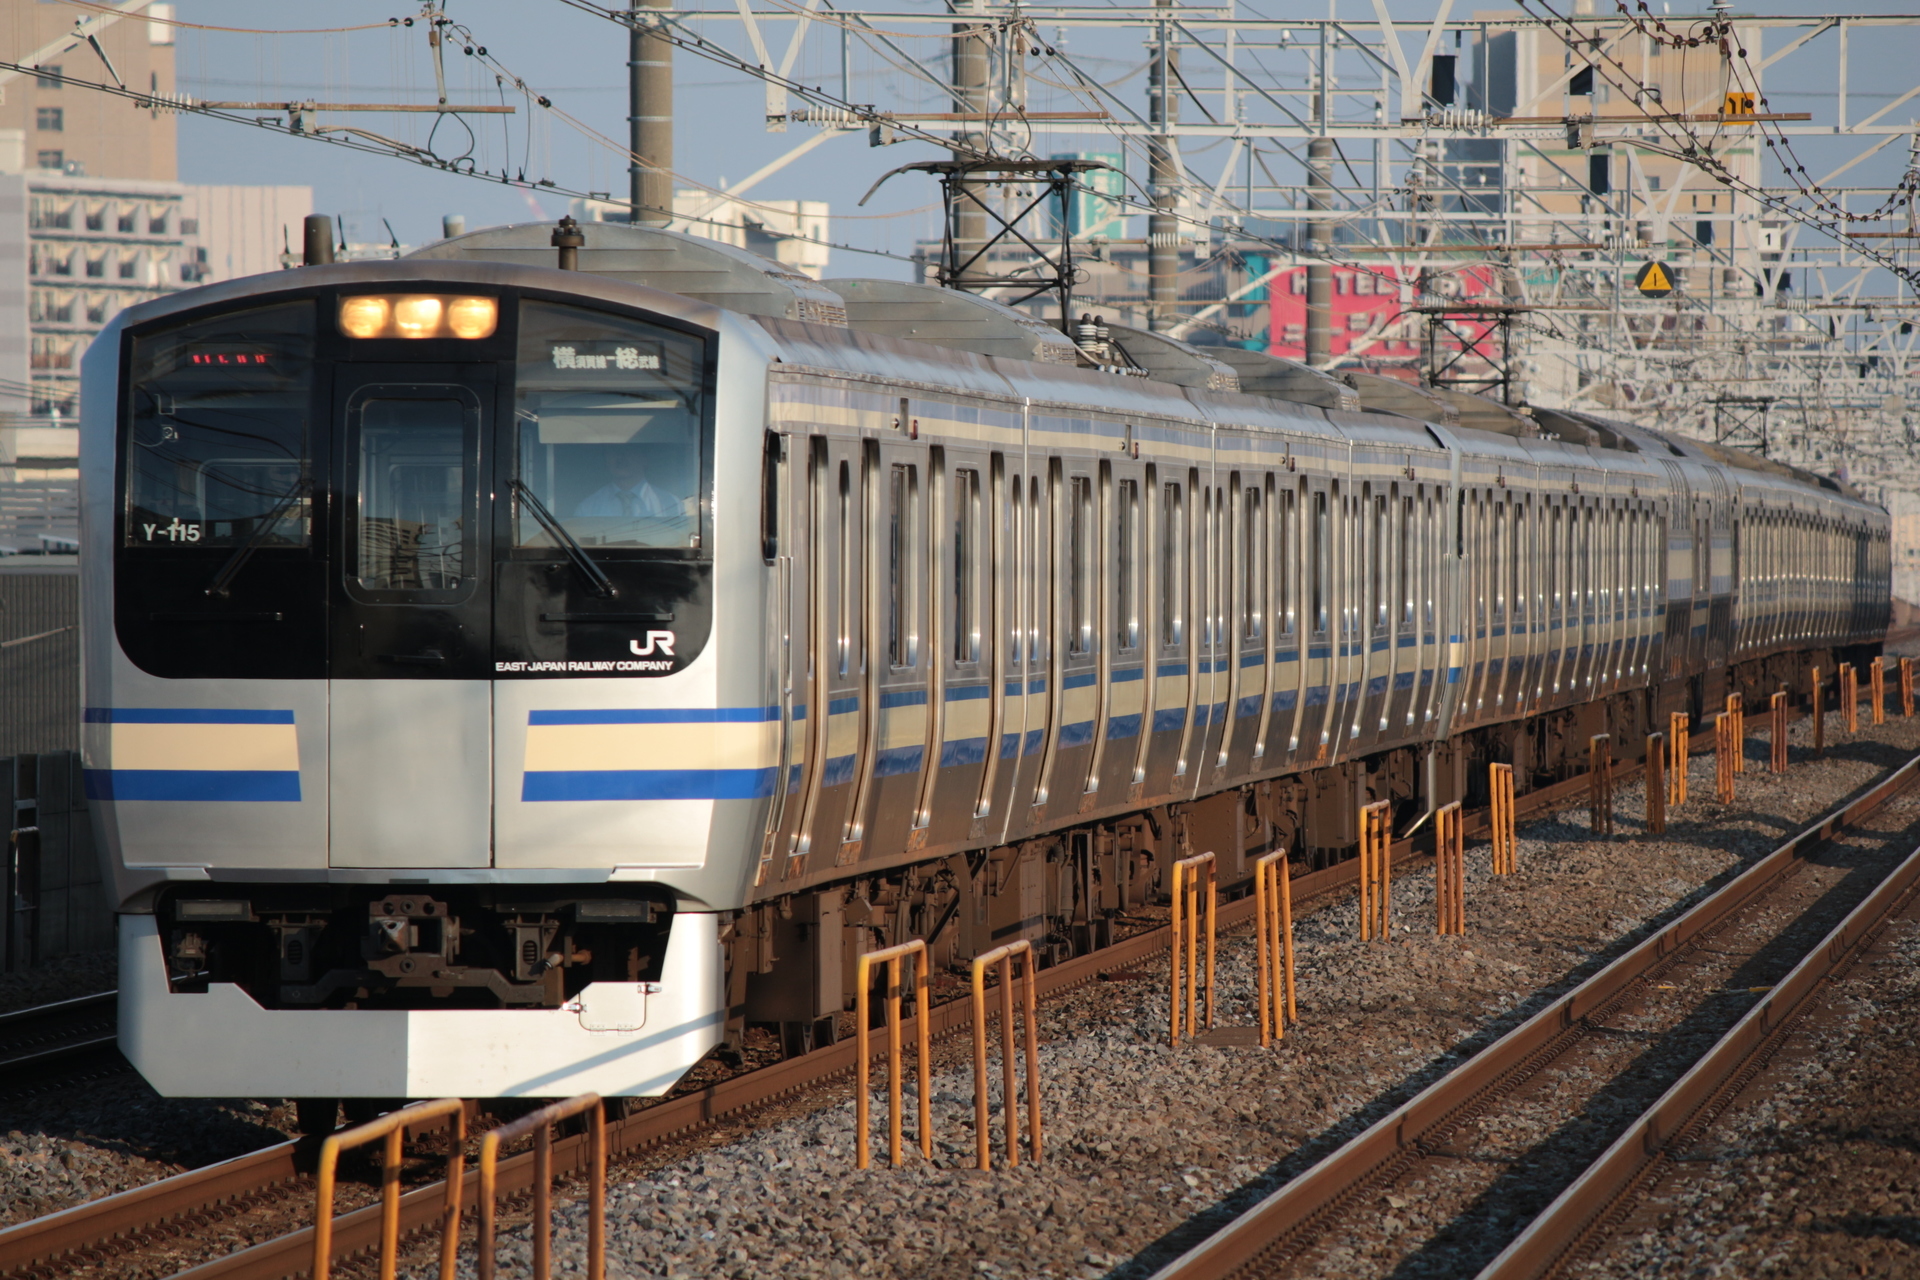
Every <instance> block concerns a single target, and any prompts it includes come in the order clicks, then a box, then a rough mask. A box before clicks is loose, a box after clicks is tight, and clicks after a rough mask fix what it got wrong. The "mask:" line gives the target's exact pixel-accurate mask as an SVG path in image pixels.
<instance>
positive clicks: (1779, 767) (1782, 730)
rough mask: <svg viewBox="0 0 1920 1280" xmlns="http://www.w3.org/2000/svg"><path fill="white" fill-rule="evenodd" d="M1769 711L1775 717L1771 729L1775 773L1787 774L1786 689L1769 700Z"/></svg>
mask: <svg viewBox="0 0 1920 1280" xmlns="http://www.w3.org/2000/svg"><path fill="white" fill-rule="evenodd" d="M1767 710H1768V711H1769V712H1770V713H1771V714H1772V716H1773V727H1772V729H1771V733H1772V735H1773V742H1772V744H1771V745H1772V747H1773V759H1772V765H1773V771H1774V772H1775V773H1785V772H1786V771H1787V691H1786V690H1785V689H1782V690H1781V691H1780V692H1778V693H1776V694H1774V695H1773V696H1772V697H1771V698H1769V699H1767Z"/></svg>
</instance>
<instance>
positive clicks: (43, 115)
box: [33, 107, 67, 133]
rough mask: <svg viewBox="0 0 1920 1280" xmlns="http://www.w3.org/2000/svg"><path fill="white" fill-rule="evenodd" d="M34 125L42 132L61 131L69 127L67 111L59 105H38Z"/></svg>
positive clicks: (34, 115)
mask: <svg viewBox="0 0 1920 1280" xmlns="http://www.w3.org/2000/svg"><path fill="white" fill-rule="evenodd" d="M33 127H34V128H36V129H38V130H40V132H42V133H60V132H62V131H63V130H64V129H66V127H67V116H66V112H64V111H62V110H61V109H60V108H59V107H36V108H35V109H34V112H33Z"/></svg>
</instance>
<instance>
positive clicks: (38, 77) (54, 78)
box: [33, 67, 60, 89]
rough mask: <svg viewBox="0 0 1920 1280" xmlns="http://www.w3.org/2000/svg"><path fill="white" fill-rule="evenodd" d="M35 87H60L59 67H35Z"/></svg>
mask: <svg viewBox="0 0 1920 1280" xmlns="http://www.w3.org/2000/svg"><path fill="white" fill-rule="evenodd" d="M34 72H35V75H34V77H33V87H34V88H36V89H58V88H59V87H60V68H59V67H35V68H34Z"/></svg>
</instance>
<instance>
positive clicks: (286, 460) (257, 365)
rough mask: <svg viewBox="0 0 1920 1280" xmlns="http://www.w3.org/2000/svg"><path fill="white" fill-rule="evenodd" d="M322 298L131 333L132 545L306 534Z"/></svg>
mask: <svg viewBox="0 0 1920 1280" xmlns="http://www.w3.org/2000/svg"><path fill="white" fill-rule="evenodd" d="M313 307H314V304H313V303H311V302H300V303H295V304H292V305H290V306H279V307H263V308H260V309H258V310H254V311H243V312H239V313H236V314H232V315H224V316H219V317H217V318H215V319H212V320H203V321H200V322H198V323H195V324H189V325H183V326H181V327H179V328H176V329H169V330H166V331H164V332H161V333H156V334H151V335H148V336H144V337H141V338H138V339H136V340H135V341H134V344H133V361H132V396H131V406H132V413H131V415H130V418H129V421H128V424H127V449H126V460H127V479H126V486H127V487H126V521H127V524H126V533H125V539H126V543H127V545H128V546H143V547H144V546H173V547H179V546H197V547H232V546H237V545H239V544H241V543H245V542H252V543H253V544H255V545H257V546H262V547H272V546H280V547H303V546H306V545H307V544H308V542H309V541H310V539H311V538H312V527H311V525H312V521H311V517H310V514H309V513H310V510H311V504H310V501H309V499H308V496H307V495H308V489H309V486H310V483H311V478H310V462H309V452H310V445H309V423H310V420H311V417H312V412H313V331H314V318H313Z"/></svg>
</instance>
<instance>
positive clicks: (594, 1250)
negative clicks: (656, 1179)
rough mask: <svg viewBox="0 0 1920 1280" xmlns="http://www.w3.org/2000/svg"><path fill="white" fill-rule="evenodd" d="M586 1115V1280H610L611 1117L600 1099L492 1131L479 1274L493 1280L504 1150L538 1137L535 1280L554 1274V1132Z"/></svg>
mask: <svg viewBox="0 0 1920 1280" xmlns="http://www.w3.org/2000/svg"><path fill="white" fill-rule="evenodd" d="M583 1112H584V1113H585V1114H586V1115H587V1117H588V1121H587V1126H588V1128H587V1133H588V1135H589V1136H588V1140H587V1141H588V1148H587V1149H588V1157H587V1159H588V1171H587V1280H604V1278H605V1276H606V1274H607V1111H606V1108H605V1107H604V1106H602V1105H601V1102H600V1095H599V1094H597V1093H582V1094H577V1095H575V1096H574V1097H571V1098H562V1099H561V1100H560V1101H558V1102H550V1103H548V1104H547V1105H546V1106H544V1107H541V1108H540V1109H539V1110H538V1111H534V1112H531V1113H529V1114H527V1115H524V1116H521V1117H520V1118H519V1119H518V1120H515V1121H514V1122H513V1123H512V1124H503V1125H501V1126H500V1127H499V1128H498V1129H490V1130H488V1131H487V1132H486V1133H485V1134H484V1135H482V1136H481V1139H480V1235H479V1239H478V1240H476V1241H475V1243H474V1261H475V1264H476V1266H475V1271H476V1273H477V1274H478V1276H479V1278H480V1280H493V1268H494V1247H495V1246H494V1239H493V1237H494V1226H495V1222H494V1212H495V1209H496V1205H495V1204H494V1201H495V1200H496V1199H498V1197H499V1190H498V1188H499V1182H498V1178H499V1169H498V1165H499V1163H500V1148H502V1147H504V1146H507V1145H509V1144H511V1143H514V1142H518V1141H519V1140H520V1139H522V1138H524V1137H526V1136H527V1135H528V1134H532V1135H533V1280H548V1277H550V1276H551V1275H552V1274H553V1126H554V1125H555V1124H557V1123H559V1122H560V1121H562V1120H567V1119H570V1118H572V1117H574V1116H577V1115H580V1114H582V1113H583Z"/></svg>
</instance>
